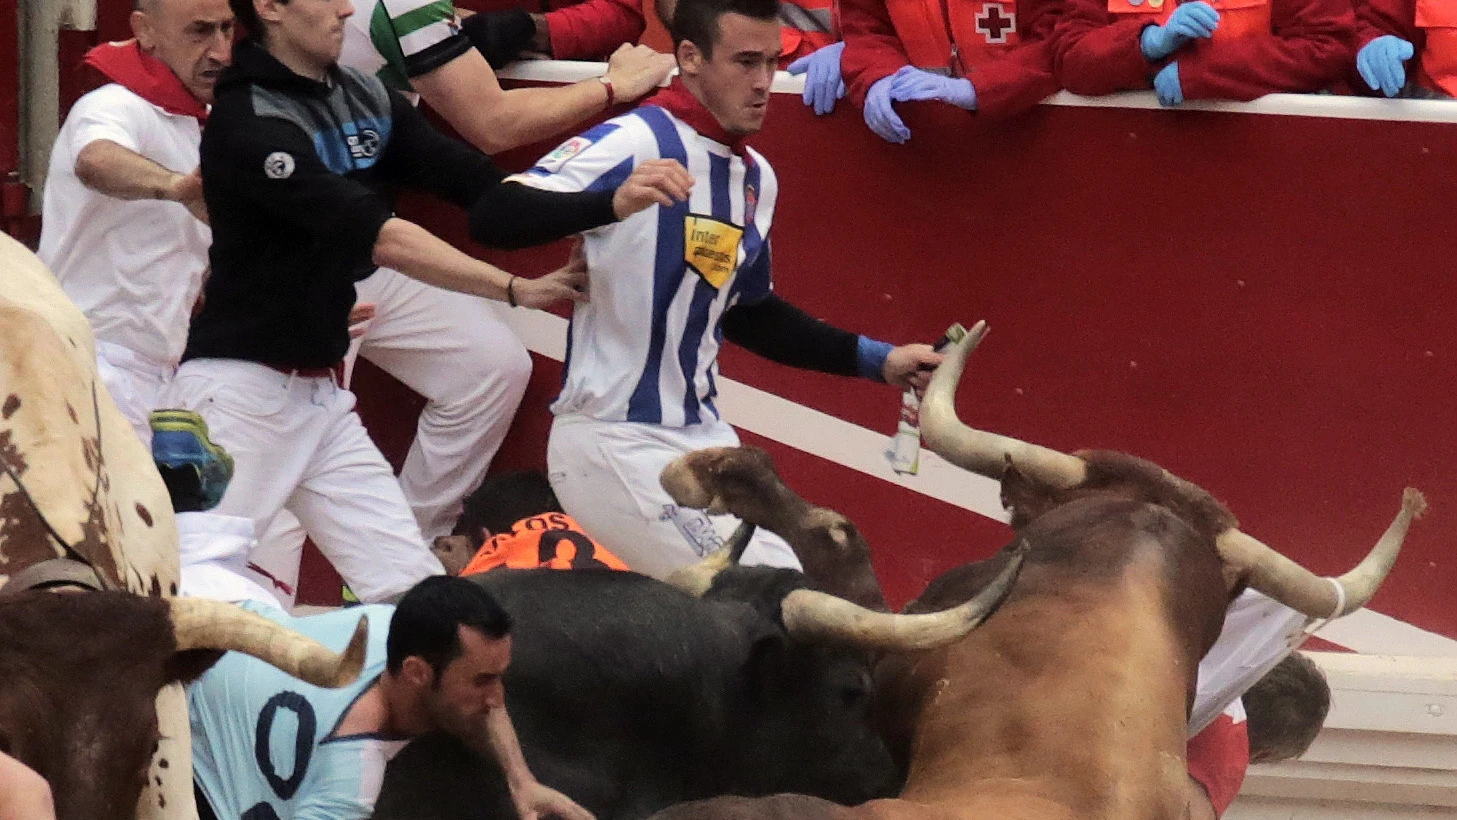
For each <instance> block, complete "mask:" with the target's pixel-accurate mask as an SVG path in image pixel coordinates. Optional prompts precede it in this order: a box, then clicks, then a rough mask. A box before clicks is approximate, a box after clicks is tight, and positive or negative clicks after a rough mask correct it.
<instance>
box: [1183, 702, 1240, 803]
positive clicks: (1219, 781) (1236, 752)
mask: <svg viewBox="0 0 1457 820" xmlns="http://www.w3.org/2000/svg"><path fill="white" fill-rule="evenodd" d="M1185 755H1186V757H1187V758H1188V765H1189V776H1190V777H1192V778H1193V779H1194V781H1195V782H1197V783H1198V784H1199V785H1200V786H1203V787H1204V793H1205V794H1206V795H1208V796H1209V803H1210V804H1211V805H1212V806H1214V816H1215V817H1219V816H1220V815H1222V814H1224V812H1225V810H1226V809H1228V808H1229V805H1230V804H1231V803H1233V802H1234V798H1235V796H1236V795H1238V794H1239V790H1240V787H1241V786H1243V785H1244V782H1245V772H1246V770H1248V769H1249V765H1250V733H1249V724H1248V723H1247V722H1246V721H1245V709H1244V704H1243V703H1241V702H1240V701H1238V700H1236V701H1235V702H1234V703H1231V704H1230V705H1229V706H1228V708H1226V709H1225V710H1224V711H1223V712H1222V713H1220V714H1219V716H1218V717H1217V718H1215V720H1214V721H1213V722H1212V723H1210V724H1209V725H1208V726H1206V727H1204V729H1203V730H1202V731H1201V732H1199V734H1197V735H1195V736H1193V737H1191V738H1189V744H1188V746H1187V748H1186V752H1185Z"/></svg>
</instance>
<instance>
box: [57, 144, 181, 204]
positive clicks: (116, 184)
mask: <svg viewBox="0 0 1457 820" xmlns="http://www.w3.org/2000/svg"><path fill="white" fill-rule="evenodd" d="M188 170H191V169H188ZM186 176H187V175H186V174H185V173H181V172H178V171H174V170H172V169H171V168H167V167H164V166H162V165H159V164H157V163H155V162H153V161H152V160H149V159H147V158H146V157H144V156H142V155H141V154H138V153H136V152H135V151H132V150H130V149H128V148H125V147H123V146H121V145H118V144H117V143H114V142H112V141H111V140H93V141H91V142H90V143H87V145H86V147H85V148H82V149H81V153H79V154H77V155H76V177H77V178H78V179H80V180H81V182H82V183H84V184H85V185H86V187H88V188H92V189H94V190H97V191H100V192H101V193H103V194H106V195H107V196H110V197H115V198H117V199H166V200H172V201H176V200H177V193H176V191H177V185H178V183H179V182H180V181H181V180H182V179H183V178H185V177H186Z"/></svg>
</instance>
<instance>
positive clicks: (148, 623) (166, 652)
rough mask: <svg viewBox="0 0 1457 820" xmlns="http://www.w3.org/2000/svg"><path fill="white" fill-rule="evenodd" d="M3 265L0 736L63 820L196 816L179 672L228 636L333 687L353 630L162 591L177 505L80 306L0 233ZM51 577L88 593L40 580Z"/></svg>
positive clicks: (353, 659) (355, 662)
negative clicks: (282, 625) (327, 636)
mask: <svg viewBox="0 0 1457 820" xmlns="http://www.w3.org/2000/svg"><path fill="white" fill-rule="evenodd" d="M0 271H4V273H3V279H4V287H0V750H4V751H5V752H6V753H7V754H9V755H11V756H13V757H16V758H17V759H19V760H20V761H21V762H22V763H25V764H27V765H29V766H30V767H31V768H32V769H35V770H36V771H37V772H38V773H40V774H41V775H42V776H43V777H45V778H46V779H47V781H48V782H49V783H50V786H51V792H52V794H53V795H54V797H55V802H56V811H57V816H58V817H59V818H62V820H80V819H81V818H86V820H122V818H132V817H138V818H147V819H148V820H151V819H152V818H157V820H162V819H163V818H166V819H167V820H190V818H195V817H196V816H197V815H196V810H195V808H193V797H192V782H191V781H192V777H191V768H192V766H191V760H192V757H191V753H190V749H189V744H190V735H189V731H188V723H187V711H186V700H185V698H184V696H183V694H182V689H181V686H180V685H177V684H175V683H173V682H174V681H178V680H182V679H185V678H186V677H187V676H189V675H192V674H197V673H200V672H201V671H202V669H205V668H206V665H207V664H208V663H210V662H211V661H212V660H215V659H216V658H217V656H218V655H219V654H220V653H219V652H218V651H217V650H223V649H239V650H242V651H246V652H250V653H252V654H257V655H259V656H260V657H263V658H264V659H265V660H269V661H270V662H273V663H276V664H280V665H281V666H282V668H285V669H289V670H290V671H293V672H295V674H298V675H301V676H304V677H305V678H306V679H308V680H311V681H313V682H316V683H335V685H338V683H342V682H343V680H344V679H346V678H349V677H350V676H352V675H353V674H357V672H358V669H359V664H360V662H361V661H362V658H363V655H362V652H363V638H362V636H360V637H359V639H358V641H357V643H358V646H353V645H351V648H350V650H349V651H348V652H346V653H345V656H344V657H343V658H340V657H338V656H335V655H334V653H332V652H328V651H327V650H325V649H324V648H323V647H321V646H319V645H318V644H316V643H313V642H312V641H307V642H303V641H302V638H301V636H297V635H292V634H284V633H280V632H279V631H277V630H276V628H275V629H273V630H270V629H269V628H268V627H269V626H271V624H267V623H265V624H259V623H257V621H262V619H256V620H255V619H254V618H252V617H251V616H247V617H244V616H246V613H243V612H242V611H241V610H237V609H235V608H232V607H223V606H222V605H217V604H210V603H209V602H198V601H186V600H177V599H170V600H168V599H165V598H164V596H167V595H171V594H174V593H175V592H176V588H177V587H176V584H177V579H178V566H177V529H176V526H175V524H174V521H173V517H172V507H171V503H170V501H169V499H168V496H167V490H166V487H165V486H164V485H163V484H162V480H161V478H160V477H159V476H158V475H157V471H156V469H155V468H154V466H153V465H152V461H151V456H150V454H149V453H147V451H146V448H144V447H143V446H142V444H141V442H140V441H138V440H137V437H136V434H135V433H134V432H133V431H132V428H131V426H130V425H128V424H127V423H126V421H125V420H124V419H123V418H122V416H121V413H120V412H119V411H118V410H117V409H116V406H115V405H114V404H113V403H112V401H111V398H110V397H109V396H108V395H107V393H106V390H105V388H104V387H103V386H102V385H101V383H100V380H99V379H98V378H97V375H96V353H95V348H94V340H93V338H92V336H91V330H90V327H89V326H88V325H87V323H86V319H85V317H84V316H82V315H81V312H80V311H79V310H77V309H76V307H75V305H73V304H71V302H70V301H69V300H68V299H67V298H66V296H65V294H64V293H62V292H61V289H60V288H59V287H58V286H57V285H56V282H55V277H54V276H52V275H51V273H50V272H49V271H48V270H46V269H45V266H43V265H42V264H41V263H40V261H39V260H38V259H36V258H35V256H34V255H33V254H31V253H30V252H29V251H27V250H26V249H25V248H24V247H23V246H21V245H20V244H19V243H18V242H16V241H15V240H13V239H11V238H10V237H8V236H5V235H3V234H0ZM52 587H64V588H72V589H80V590H100V591H95V592H86V593H85V594H80V595H53V594H50V593H48V592H41V591H34V590H42V589H46V588H52ZM143 596H146V597H143Z"/></svg>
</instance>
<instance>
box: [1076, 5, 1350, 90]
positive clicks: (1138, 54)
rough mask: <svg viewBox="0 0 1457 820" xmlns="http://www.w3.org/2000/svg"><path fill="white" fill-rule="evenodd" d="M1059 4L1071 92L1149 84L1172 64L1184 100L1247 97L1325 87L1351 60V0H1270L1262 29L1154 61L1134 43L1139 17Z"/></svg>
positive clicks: (1198, 43)
mask: <svg viewBox="0 0 1457 820" xmlns="http://www.w3.org/2000/svg"><path fill="white" fill-rule="evenodd" d="M1067 4H1068V10H1067V14H1066V15H1064V17H1063V19H1062V20H1061V22H1059V23H1058V26H1057V31H1056V32H1055V33H1054V35H1053V41H1054V43H1055V51H1056V66H1057V77H1058V80H1059V81H1060V82H1061V84H1062V87H1063V88H1066V89H1067V90H1068V91H1071V92H1073V93H1074V94H1083V95H1085V96H1101V95H1103V94H1111V93H1113V92H1114V91H1124V90H1128V89H1139V88H1152V87H1153V75H1154V74H1157V73H1158V71H1159V69H1161V68H1163V67H1164V66H1165V65H1167V64H1168V63H1170V62H1177V63H1178V64H1179V84H1180V86H1181V87H1182V88H1183V91H1184V99H1187V100H1253V99H1255V98H1256V97H1262V96H1264V95H1266V94H1273V93H1277V92H1282V91H1285V92H1310V91H1321V90H1324V89H1327V88H1330V87H1331V86H1332V85H1334V84H1335V83H1336V82H1337V81H1338V80H1340V79H1341V78H1342V77H1343V76H1345V73H1346V70H1347V67H1348V66H1349V65H1350V64H1351V62H1352V60H1353V59H1354V58H1353V54H1354V52H1352V50H1351V36H1352V32H1353V31H1354V28H1355V13H1354V12H1353V11H1352V9H1351V0H1270V33H1269V34H1250V35H1248V36H1244V37H1238V38H1232V39H1220V38H1219V36H1218V35H1217V34H1216V35H1215V39H1214V40H1197V41H1195V42H1193V43H1191V44H1189V45H1186V46H1184V47H1183V48H1181V49H1179V50H1178V51H1176V52H1174V53H1173V54H1172V55H1170V56H1169V57H1168V58H1167V59H1165V60H1161V61H1159V62H1156V63H1150V62H1149V61H1148V60H1146V59H1144V56H1143V51H1142V50H1141V49H1140V48H1139V42H1138V40H1139V36H1140V34H1142V32H1143V29H1144V27H1145V26H1147V25H1149V20H1147V19H1145V18H1144V16H1143V15H1114V14H1112V13H1110V12H1109V11H1108V0H1067ZM1214 5H1215V7H1216V8H1217V7H1218V5H1219V4H1218V3H1215V4H1214ZM1115 17H1125V18H1136V19H1114V18H1115Z"/></svg>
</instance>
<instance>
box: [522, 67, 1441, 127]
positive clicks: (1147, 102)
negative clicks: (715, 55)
mask: <svg viewBox="0 0 1457 820" xmlns="http://www.w3.org/2000/svg"><path fill="white" fill-rule="evenodd" d="M606 68H607V67H606V65H605V64H603V63H579V62H568V61H563V60H536V61H525V62H519V63H515V64H513V65H510V66H507V67H506V68H505V69H504V70H503V71H502V72H501V76H502V77H506V78H509V79H514V80H528V81H532V82H553V83H574V82H577V81H579V80H585V79H587V78H589V77H596V76H597V75H599V74H601V73H602V72H603V71H605V70H606ZM773 90H774V91H775V92H776V93H780V94H799V93H800V92H802V91H803V90H804V78H803V77H795V76H791V75H789V74H786V73H784V72H783V71H781V72H779V73H778V74H776V75H775V77H774V87H773ZM1043 105H1061V106H1077V107H1083V108H1159V107H1160V106H1159V102H1158V97H1157V96H1155V95H1154V93H1153V92H1152V91H1125V92H1122V93H1118V94H1109V95H1108V96H1106V97H1079V96H1077V95H1076V94H1069V93H1067V92H1066V91H1063V92H1059V93H1057V94H1054V95H1052V96H1051V97H1048V98H1047V99H1046V100H1044V101H1043ZM1170 110H1177V111H1221V112H1226V113H1231V114H1277V115H1283V116H1287V117H1330V118H1333V119H1344V120H1389V121H1393V122H1437V123H1457V100H1382V99H1372V98H1368V97H1341V96H1335V95H1332V94H1269V95H1266V96H1264V97H1261V98H1259V99H1258V100H1255V101H1253V102H1247V103H1242V102H1210V101H1190V102H1186V103H1184V104H1183V105H1181V106H1179V107H1178V108H1177V109H1170Z"/></svg>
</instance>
